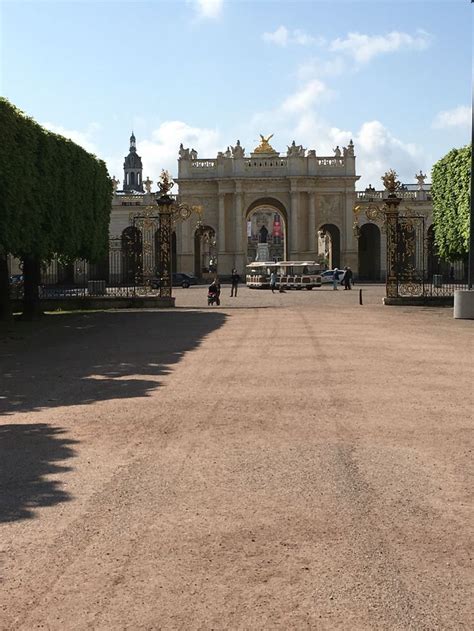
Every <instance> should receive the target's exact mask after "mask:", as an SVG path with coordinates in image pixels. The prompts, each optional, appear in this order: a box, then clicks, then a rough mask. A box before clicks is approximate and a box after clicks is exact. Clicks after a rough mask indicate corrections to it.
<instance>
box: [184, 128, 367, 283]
mask: <svg viewBox="0 0 474 631" xmlns="http://www.w3.org/2000/svg"><path fill="white" fill-rule="evenodd" d="M271 139H272V136H268V137H264V136H261V141H260V144H259V145H258V146H257V147H256V148H255V149H254V150H253V151H251V152H250V153H246V151H245V149H244V148H243V147H242V146H241V144H240V142H239V141H238V140H237V142H236V144H235V146H232V147H228V148H227V150H226V151H225V152H221V151H220V152H219V153H218V154H217V156H216V157H215V158H199V157H198V154H197V152H196V151H195V150H194V149H188V148H184V147H183V146H182V145H181V146H180V150H179V160H178V178H177V182H178V185H179V198H180V201H181V202H183V203H188V204H191V205H200V206H202V216H201V219H200V222H199V225H197V226H196V225H195V224H192V223H191V222H186V223H183V224H181V225H179V226H178V227H177V234H176V237H177V238H176V247H177V252H176V257H177V267H178V269H179V270H180V271H183V272H188V273H192V274H196V275H197V276H202V275H203V274H206V273H213V272H215V271H217V273H218V274H220V275H224V276H226V275H229V274H230V273H231V270H232V268H236V269H237V270H238V271H239V272H240V273H243V271H244V268H245V265H246V264H247V263H249V262H251V261H254V260H255V259H256V258H257V257H258V249H259V248H258V243H259V242H263V243H267V244H268V250H267V251H268V253H269V256H270V259H271V260H273V259H275V260H281V259H292V260H316V259H318V257H319V258H320V257H321V256H323V255H326V257H327V255H328V254H329V258H330V260H329V261H327V264H328V265H329V266H330V267H335V266H337V267H339V266H342V265H349V266H351V267H352V268H353V269H354V270H355V271H357V267H358V247H357V238H356V236H355V235H354V231H353V221H354V218H353V208H354V204H355V201H356V191H355V183H356V181H357V180H358V179H359V176H358V175H356V165H355V153H354V144H353V142H352V141H351V142H350V143H349V145H348V146H347V147H342V148H339V147H336V148H335V149H334V153H333V155H331V156H319V155H317V153H316V150H315V149H309V150H308V149H306V148H304V147H303V146H302V145H297V144H296V142H295V141H293V142H292V143H291V144H290V145H288V146H287V149H286V151H285V152H283V153H280V152H279V151H277V150H275V149H274V148H273V147H272V145H271V144H270V140H271ZM328 243H329V249H328Z"/></svg>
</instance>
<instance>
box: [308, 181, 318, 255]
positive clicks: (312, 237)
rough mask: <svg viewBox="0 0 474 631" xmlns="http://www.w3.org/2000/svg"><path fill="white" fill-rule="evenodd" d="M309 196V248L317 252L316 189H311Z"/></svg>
mask: <svg viewBox="0 0 474 631" xmlns="http://www.w3.org/2000/svg"><path fill="white" fill-rule="evenodd" d="M308 197H309V209H308V210H309V212H308V230H309V239H308V250H309V251H310V252H314V254H315V255H316V254H317V249H318V248H317V245H316V206H315V193H314V191H310V192H309V193H308Z"/></svg>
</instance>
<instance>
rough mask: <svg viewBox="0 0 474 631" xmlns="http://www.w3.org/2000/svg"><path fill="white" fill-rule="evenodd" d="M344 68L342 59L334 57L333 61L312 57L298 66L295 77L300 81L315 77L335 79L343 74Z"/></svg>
mask: <svg viewBox="0 0 474 631" xmlns="http://www.w3.org/2000/svg"><path fill="white" fill-rule="evenodd" d="M345 66H346V64H345V62H344V59H343V58H342V57H334V58H333V59H319V58H317V57H313V58H312V59H308V60H306V61H304V62H303V63H302V64H300V66H299V68H298V71H297V76H298V78H299V79H300V80H302V81H308V80H309V79H314V78H315V77H336V76H339V75H341V74H342V73H343V72H344V70H345Z"/></svg>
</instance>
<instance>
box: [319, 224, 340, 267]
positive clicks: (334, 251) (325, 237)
mask: <svg viewBox="0 0 474 631" xmlns="http://www.w3.org/2000/svg"><path fill="white" fill-rule="evenodd" d="M318 235H319V254H323V255H324V256H325V258H326V260H327V265H328V267H329V268H330V269H334V268H335V267H337V268H340V267H341V231H340V230H339V228H338V227H337V226H336V225H335V224H333V223H325V224H323V225H322V226H321V227H320V228H319V230H318ZM321 248H322V249H323V251H321Z"/></svg>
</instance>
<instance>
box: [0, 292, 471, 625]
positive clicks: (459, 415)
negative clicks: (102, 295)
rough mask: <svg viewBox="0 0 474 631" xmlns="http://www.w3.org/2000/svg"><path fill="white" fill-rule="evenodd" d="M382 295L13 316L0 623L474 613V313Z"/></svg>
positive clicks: (2, 465) (451, 621) (368, 620)
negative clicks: (400, 304)
mask: <svg viewBox="0 0 474 631" xmlns="http://www.w3.org/2000/svg"><path fill="white" fill-rule="evenodd" d="M357 289H359V288H358V287H356V290H357ZM362 289H363V301H364V305H363V306H359V304H358V298H359V295H358V291H351V292H344V291H342V290H340V291H338V292H334V291H332V289H326V288H323V289H321V290H314V291H312V292H287V293H285V294H274V295H272V294H271V292H269V291H258V290H253V291H252V290H248V289H246V288H245V287H242V288H241V289H240V292H239V296H238V297H237V298H230V296H228V294H230V291H229V288H228V287H224V288H223V293H222V306H221V307H220V308H207V307H205V303H206V288H205V287H192V288H190V289H188V290H181V289H178V290H177V291H176V296H177V305H178V309H176V310H174V311H146V312H145V311H128V312H107V313H90V314H62V315H54V316H50V317H47V318H45V319H44V320H43V321H41V322H40V323H35V324H27V323H18V324H16V325H15V326H10V327H7V328H5V327H4V328H3V329H0V354H1V355H0V356H1V373H2V374H1V390H0V411H1V412H2V413H3V416H2V421H1V424H0V500H1V504H0V579H1V593H0V628H1V629H2V630H3V629H25V630H28V631H29V630H31V629H40V628H41V629H50V630H65V629H67V630H70V629H72V630H75V629H78V630H79V629H80V630H82V629H84V630H85V629H114V630H117V629H130V630H135V629H147V630H151V629H318V630H319V629H348V630H358V629H364V630H365V629H384V630H385V629H397V630H398V629H399V630H402V629H414V630H424V629H427V630H428V629H430V630H431V629H443V630H444V629H453V630H458V629H469V628H472V626H473V617H472V613H473V610H472V588H473V580H472V579H473V572H472V549H473V546H472V544H473V540H472V535H473V527H472V524H473V523H474V520H473V511H472V410H473V407H472V404H473V398H472V395H473V388H472V384H473V376H474V375H473V365H472V350H473V349H472V346H473V345H472V342H473V335H472V334H473V325H472V323H471V322H468V321H460V320H453V319H452V309H436V308H435V309H433V308H413V307H412V308H396V307H383V306H381V296H382V293H383V292H382V288H381V287H377V286H365V287H363V288H362ZM227 292H228V293H227Z"/></svg>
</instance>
